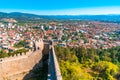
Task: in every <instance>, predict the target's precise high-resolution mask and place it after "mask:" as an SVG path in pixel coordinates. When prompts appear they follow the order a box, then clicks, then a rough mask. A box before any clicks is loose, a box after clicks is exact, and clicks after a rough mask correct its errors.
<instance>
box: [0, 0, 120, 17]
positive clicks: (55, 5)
mask: <svg viewBox="0 0 120 80" xmlns="http://www.w3.org/2000/svg"><path fill="white" fill-rule="evenodd" d="M0 12H24V13H34V14H40V15H86V14H91V15H94V14H97V15H99V14H120V0H1V1H0Z"/></svg>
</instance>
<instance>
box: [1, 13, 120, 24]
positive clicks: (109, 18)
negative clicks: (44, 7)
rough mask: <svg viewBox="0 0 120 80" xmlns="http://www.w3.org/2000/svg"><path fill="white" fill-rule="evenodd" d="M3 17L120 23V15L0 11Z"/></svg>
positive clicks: (22, 19) (21, 19) (19, 19)
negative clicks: (38, 13) (40, 13)
mask: <svg viewBox="0 0 120 80" xmlns="http://www.w3.org/2000/svg"><path fill="white" fill-rule="evenodd" d="M2 18H14V19H16V20H18V21H24V20H25V21H26V20H30V21H34V20H42V19H63V20H67V19H70V20H97V21H108V22H118V23H120V15H35V14H29V13H20V12H11V13H4V12H0V19H2Z"/></svg>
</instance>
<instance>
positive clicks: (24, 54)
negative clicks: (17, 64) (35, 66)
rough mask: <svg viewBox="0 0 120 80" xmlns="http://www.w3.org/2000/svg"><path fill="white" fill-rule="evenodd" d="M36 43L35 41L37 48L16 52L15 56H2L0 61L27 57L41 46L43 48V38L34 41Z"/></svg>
mask: <svg viewBox="0 0 120 80" xmlns="http://www.w3.org/2000/svg"><path fill="white" fill-rule="evenodd" d="M34 43H35V46H34V47H35V48H36V49H35V50H29V51H28V52H26V53H21V54H16V55H14V56H10V57H5V58H0V63H2V62H6V61H11V60H16V59H20V58H27V57H29V56H30V55H32V54H34V52H35V51H37V50H38V49H40V48H41V50H42V49H43V40H42V39H40V40H36V41H34Z"/></svg>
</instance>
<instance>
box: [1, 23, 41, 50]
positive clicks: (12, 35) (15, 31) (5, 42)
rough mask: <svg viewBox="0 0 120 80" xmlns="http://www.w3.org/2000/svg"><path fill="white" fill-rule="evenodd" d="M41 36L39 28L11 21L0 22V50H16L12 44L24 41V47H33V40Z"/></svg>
mask: <svg viewBox="0 0 120 80" xmlns="http://www.w3.org/2000/svg"><path fill="white" fill-rule="evenodd" d="M40 38H41V33H40V30H34V29H33V28H31V27H29V26H27V25H26V26H19V25H17V24H13V23H0V50H2V49H4V50H6V51H7V52H8V51H14V50H18V48H16V47H15V46H14V45H15V44H18V43H19V42H20V41H25V45H26V47H25V48H33V46H34V45H33V43H34V41H35V40H38V39H40Z"/></svg>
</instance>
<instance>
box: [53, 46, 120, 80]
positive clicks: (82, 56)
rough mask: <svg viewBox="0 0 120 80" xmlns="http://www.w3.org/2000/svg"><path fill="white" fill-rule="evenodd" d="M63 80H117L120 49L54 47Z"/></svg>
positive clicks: (119, 65) (119, 67)
mask: <svg viewBox="0 0 120 80" xmlns="http://www.w3.org/2000/svg"><path fill="white" fill-rule="evenodd" d="M55 52H56V55H57V58H58V61H59V65H60V69H61V73H62V77H63V80H119V79H120V71H119V70H120V47H113V48H111V49H102V50H99V49H93V48H91V49H86V48H84V47H75V48H69V47H67V48H64V47H60V46H55Z"/></svg>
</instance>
